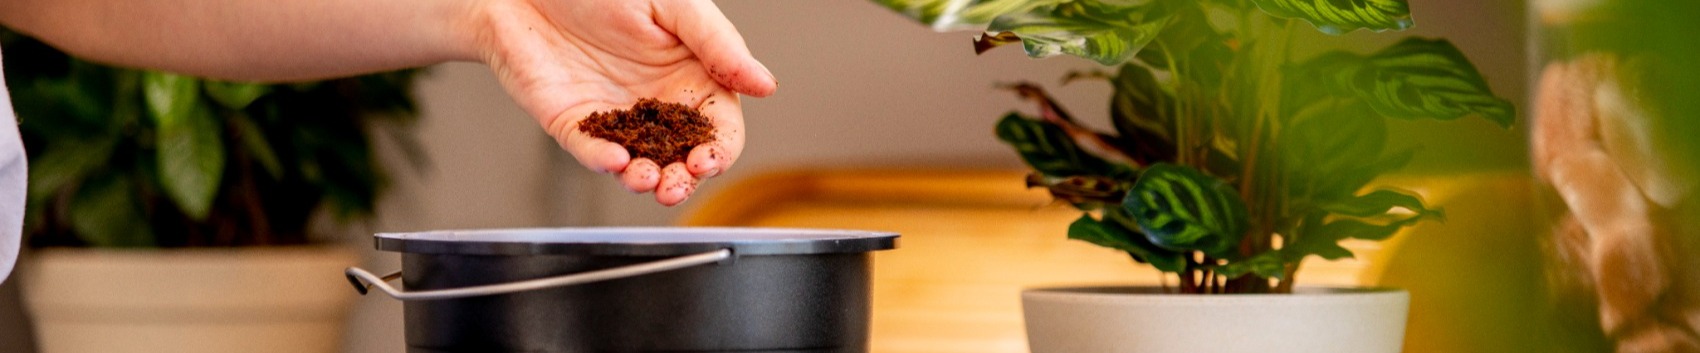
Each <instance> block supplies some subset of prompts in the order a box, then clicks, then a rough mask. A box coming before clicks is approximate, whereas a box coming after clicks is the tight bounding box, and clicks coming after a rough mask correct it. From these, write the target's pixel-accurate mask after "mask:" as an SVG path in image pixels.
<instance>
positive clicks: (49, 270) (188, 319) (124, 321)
mask: <svg viewBox="0 0 1700 353" xmlns="http://www.w3.org/2000/svg"><path fill="white" fill-rule="evenodd" d="M358 260H359V258H358V256H357V255H356V254H355V253H354V252H353V251H351V250H347V249H341V248H330V247H270V248H227V249H173V250H118V249H43V250H39V251H36V252H35V255H34V256H33V260H32V262H31V264H30V266H29V267H28V268H27V269H26V270H25V271H24V275H25V276H27V278H25V282H24V287H23V290H24V300H25V303H26V305H28V308H29V309H30V310H31V311H32V313H33V315H34V317H35V322H36V331H37V334H38V339H39V341H40V342H39V344H40V348H41V353H97V352H98V353H110V352H142V353H147V352H172V353H200V352H207V353H212V352H219V353H224V352H245V353H330V352H337V351H338V350H339V349H340V348H341V347H340V346H341V343H342V340H341V338H342V332H343V328H344V327H343V326H344V325H345V324H344V322H345V321H346V320H345V317H346V316H347V312H348V309H349V305H350V304H352V300H353V299H354V297H355V296H354V295H353V294H352V293H353V292H352V291H351V290H350V289H349V288H348V286H349V284H348V281H347V280H345V279H344V278H343V276H342V275H341V274H342V270H343V268H344V267H346V266H348V265H350V264H353V263H355V262H356V261H358Z"/></svg>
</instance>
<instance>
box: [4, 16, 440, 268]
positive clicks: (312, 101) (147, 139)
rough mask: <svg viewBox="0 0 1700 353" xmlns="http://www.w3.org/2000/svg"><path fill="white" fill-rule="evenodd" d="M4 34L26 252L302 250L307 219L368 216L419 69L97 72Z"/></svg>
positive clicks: (404, 127)
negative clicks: (21, 161) (314, 73)
mask: <svg viewBox="0 0 1700 353" xmlns="http://www.w3.org/2000/svg"><path fill="white" fill-rule="evenodd" d="M0 41H3V44H4V51H5V53H6V65H5V70H6V71H5V74H6V79H7V80H6V81H7V84H8V88H9V89H10V91H11V93H12V97H13V102H14V104H15V109H16V112H17V114H18V120H19V124H20V126H19V128H20V130H21V133H22V135H23V139H24V144H25V146H26V149H27V150H28V153H29V160H30V174H29V198H28V203H29V204H28V207H27V209H28V214H27V216H26V221H25V223H26V226H25V227H26V229H25V233H26V238H27V239H28V241H29V242H30V244H31V245H35V246H95V247H223V246H251V245H293V244H305V243H309V242H311V241H313V240H314V238H313V237H312V236H311V235H310V234H308V233H309V231H308V225H309V221H310V219H312V218H313V217H315V216H316V215H319V214H330V215H333V216H335V217H336V219H337V220H343V221H347V220H354V219H358V218H360V217H362V216H366V215H369V214H370V213H371V212H372V211H373V208H374V206H375V204H376V199H377V197H378V195H379V194H380V192H381V191H382V190H383V188H384V186H385V180H386V173H387V172H388V171H387V170H385V169H384V168H383V166H382V165H381V164H379V163H377V161H376V159H375V157H374V156H373V152H372V148H371V146H372V143H373V139H378V138H390V139H396V140H398V141H400V142H401V143H400V145H402V146H412V145H414V143H413V141H411V139H412V137H411V136H412V135H411V131H410V126H411V125H412V124H413V122H414V121H415V119H416V116H417V115H418V112H417V109H416V108H415V104H414V101H413V97H412V92H411V90H412V88H411V87H412V85H413V82H414V79H415V77H417V76H418V74H419V71H418V70H405V71H395V72H387V73H380V74H373V75H366V76H360V77H353V78H346V79H336V80H328V81H318V82H300V83H287V84H253V83H242V82H226V81H218V80H208V79H200V78H194V77H188V76H182V75H175V74H169V73H163V72H154V71H140V70H131V69H124V68H116V67H110V66H104V65H100V64H97V63H91V62H88V61H83V60H80V59H77V58H73V57H70V56H67V55H66V54H65V53H63V52H60V51H58V50H56V49H54V48H51V47H49V46H47V45H45V44H43V43H42V42H39V41H37V40H35V39H32V38H29V37H26V36H24V35H21V34H18V33H15V32H10V31H6V32H4V33H0ZM408 150H412V149H411V148H408ZM413 156H414V158H412V159H413V161H414V164H415V165H418V164H419V163H421V162H422V159H423V157H422V156H421V155H418V154H413Z"/></svg>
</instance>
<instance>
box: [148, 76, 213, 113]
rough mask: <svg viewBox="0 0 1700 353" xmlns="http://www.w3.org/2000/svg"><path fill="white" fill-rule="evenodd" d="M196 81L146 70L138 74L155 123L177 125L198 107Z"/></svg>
mask: <svg viewBox="0 0 1700 353" xmlns="http://www.w3.org/2000/svg"><path fill="white" fill-rule="evenodd" d="M200 87H201V86H200V81H199V80H196V79H195V78H193V77H188V76H182V75H176V74H170V73H164V72H157V71H150V72H147V73H144V74H142V96H143V97H145V98H146V99H147V103H148V113H149V114H151V116H153V118H154V122H155V123H156V124H158V125H159V126H166V125H181V124H182V122H183V121H185V120H189V119H190V118H189V115H191V114H195V110H197V109H200V108H199V105H200V98H201V92H200Z"/></svg>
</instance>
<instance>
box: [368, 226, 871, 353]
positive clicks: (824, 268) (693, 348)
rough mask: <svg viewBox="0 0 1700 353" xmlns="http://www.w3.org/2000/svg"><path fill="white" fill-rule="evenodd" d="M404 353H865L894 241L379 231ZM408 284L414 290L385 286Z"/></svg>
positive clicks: (857, 234)
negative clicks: (883, 264) (389, 254)
mask: <svg viewBox="0 0 1700 353" xmlns="http://www.w3.org/2000/svg"><path fill="white" fill-rule="evenodd" d="M376 242H377V248H378V250H383V251H394V252H399V253H401V254H402V270H401V271H400V272H398V273H395V274H391V275H388V276H378V275H375V274H373V273H371V272H368V271H365V270H362V269H360V268H349V269H348V270H347V271H346V274H347V276H348V279H349V281H350V282H351V283H353V284H354V287H355V289H356V290H358V291H359V292H360V293H361V294H365V293H367V292H368V290H369V289H372V288H376V289H379V290H380V291H382V292H383V293H386V294H388V295H390V296H392V297H394V298H396V299H400V300H403V301H404V303H403V307H404V315H405V320H406V330H407V345H408V352H410V353H448V352H866V351H867V336H868V311H869V301H868V296H869V279H870V273H869V272H870V261H871V258H870V254H869V253H870V252H872V251H878V250H887V249H893V248H896V245H897V234H893V233H878V232H862V231H841V230H806V229H770V228H560V229H509V230H470V231H432V232H418V233H380V234H378V235H377V236H376ZM397 277H399V278H401V280H402V283H403V284H404V285H405V287H406V290H402V289H397V288H394V287H392V286H390V285H389V284H388V283H386V281H388V280H393V279H394V278H397Z"/></svg>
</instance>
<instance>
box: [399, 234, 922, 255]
mask: <svg viewBox="0 0 1700 353" xmlns="http://www.w3.org/2000/svg"><path fill="white" fill-rule="evenodd" d="M897 237H898V235H897V233H891V232H874V231H859V230H832V229H801V228H753V227H567V228H512V229H467V230H438V231H425V232H392V233H378V234H376V235H374V236H373V239H374V242H375V245H376V247H377V249H378V250H383V251H394V252H401V253H409V254H448V255H592V256H678V255H686V254H693V253H701V252H707V251H715V250H720V249H731V250H732V252H733V254H734V255H737V256H746V255H807V254H835V253H863V252H870V251H878V250H889V249H894V248H896V247H897Z"/></svg>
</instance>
